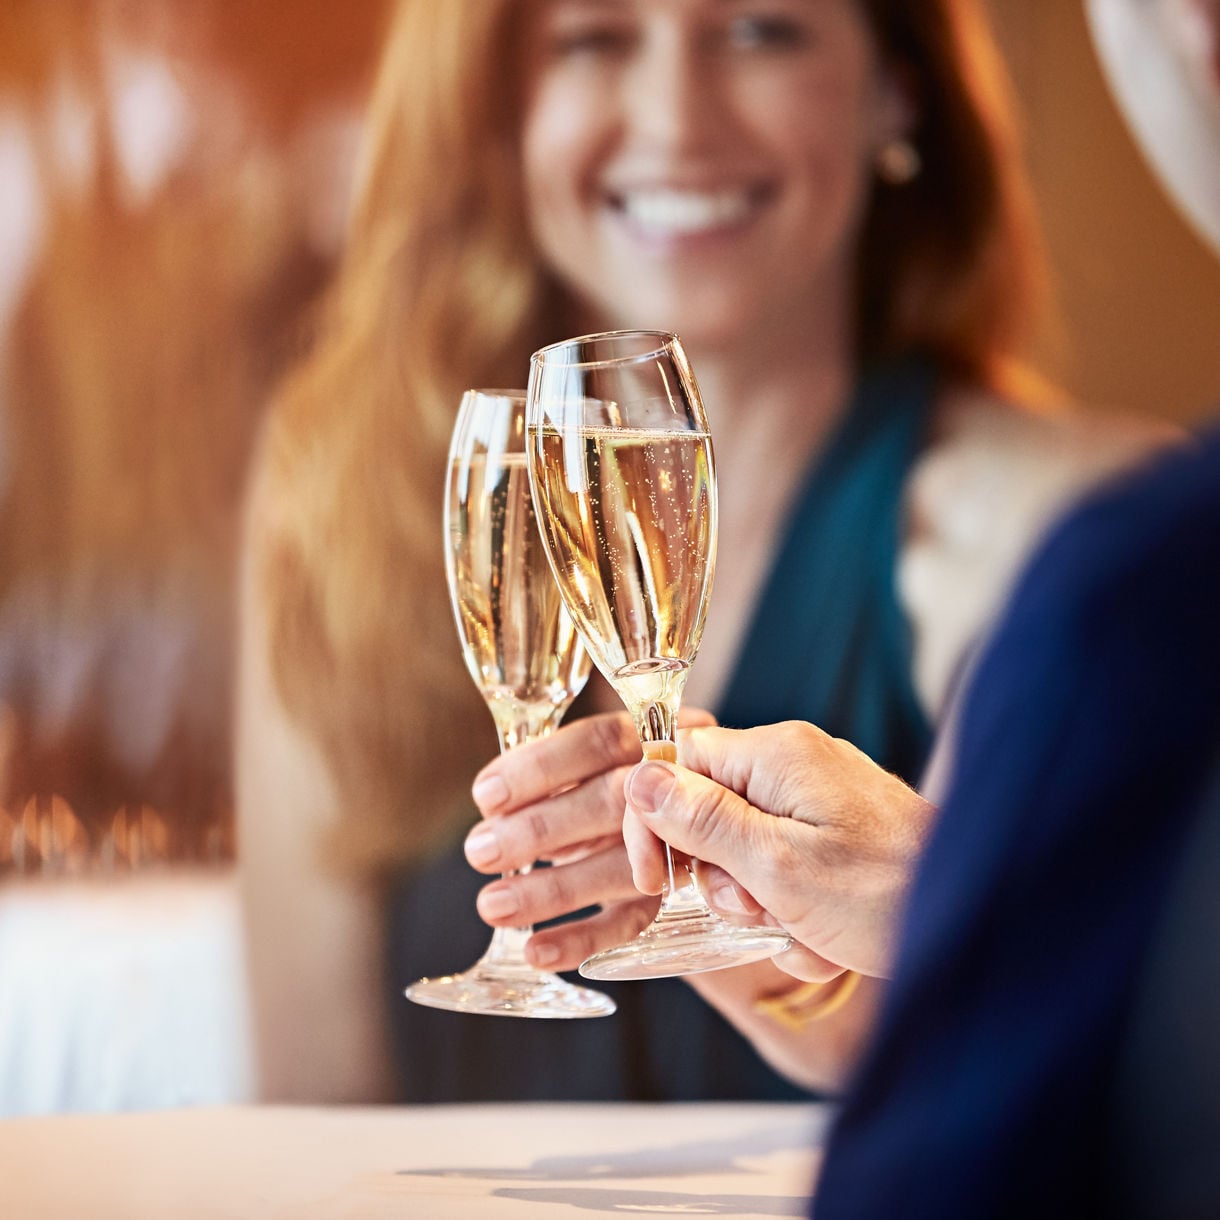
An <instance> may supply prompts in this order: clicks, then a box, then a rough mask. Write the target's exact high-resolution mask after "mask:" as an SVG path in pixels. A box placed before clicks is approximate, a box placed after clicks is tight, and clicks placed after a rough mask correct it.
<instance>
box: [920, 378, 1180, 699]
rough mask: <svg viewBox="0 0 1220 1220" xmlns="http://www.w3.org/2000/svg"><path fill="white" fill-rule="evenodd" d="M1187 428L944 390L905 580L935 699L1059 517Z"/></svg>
mask: <svg viewBox="0 0 1220 1220" xmlns="http://www.w3.org/2000/svg"><path fill="white" fill-rule="evenodd" d="M1180 435H1181V434H1180V433H1178V432H1176V431H1175V430H1174V429H1172V428H1170V427H1168V426H1166V425H1164V424H1163V423H1160V422H1159V421H1155V420H1150V419H1143V418H1140V417H1136V416H1132V415H1123V414H1117V413H1109V412H1104V411H1100V410H1093V409H1089V408H1085V407H1081V406H1077V405H1074V404H1068V403H1065V402H1062V401H1059V400H1057V399H1052V398H1049V397H1047V396H1043V397H1042V398H1040V399H1034V400H1032V401H1021V400H1018V399H1017V398H1015V397H1004V396H1002V395H1000V394H996V393H993V392H989V391H987V390H983V389H980V388H977V387H969V386H952V387H949V388H947V389H946V390H945V391H943V392H942V393H941V395H940V397H939V399H938V402H937V405H936V410H935V413H934V417H933V421H932V428H931V433H930V435H929V438H928V442H927V444H926V446H925V448H924V451H923V452H922V454H921V455H920V457H919V459H918V460H917V462H916V464H915V466H914V468H913V469H912V472H911V476H910V479H909V481H908V486H907V493H906V508H907V527H906V538H905V543H904V548H903V554H902V558H901V560H900V565H899V584H900V590H901V595H902V600H903V604H904V607H905V608H906V610H907V612H908V614H909V616H910V618H911V622H912V626H913V628H914V632H915V640H916V655H915V668H916V677H917V683H918V685H919V689H920V691H921V693H922V694H923V696H924V698H925V701H926V702H927V705H928V706H929V707H931V708H933V709H935V708H938V707H940V706H941V705H942V703H943V701H944V698H945V696H946V692H947V691H948V690H949V689H950V684H951V682H952V680H953V678H954V675H955V674H956V673H957V672H958V669H959V666H960V663H961V659H962V657H963V655H964V653H965V651H966V650H967V649H969V648H970V646H971V645H972V643H973V642H974V641H975V640H976V639H977V638H978V637H979V635H980V633H981V632H982V631H984V630H985V628H986V627H987V625H988V623H989V622H990V621H991V619H992V618H993V616H994V615H995V613H996V612H997V610H998V609H999V607H1000V605H1001V604H1002V602H1003V600H1004V597H1005V595H1006V593H1007V592H1008V590H1009V589H1010V587H1011V584H1012V581H1013V578H1014V576H1015V575H1016V573H1017V572H1018V571H1019V570H1020V568H1021V566H1022V564H1023V563H1024V562H1025V560H1026V558H1027V557H1028V556H1029V554H1030V552H1031V551H1032V550H1033V548H1034V546H1035V545H1036V543H1037V542H1038V541H1039V540H1040V539H1041V538H1042V537H1043V536H1044V534H1045V533H1046V531H1047V528H1048V527H1049V526H1050V525H1051V523H1052V522H1054V521H1055V520H1057V519H1058V518H1059V517H1060V516H1061V515H1063V514H1064V513H1065V512H1066V511H1067V510H1068V509H1069V507H1071V506H1073V505H1074V504H1075V503H1076V502H1077V501H1078V500H1079V499H1080V498H1081V497H1083V496H1084V495H1085V494H1086V493H1087V492H1089V491H1090V490H1091V489H1093V488H1095V487H1096V486H1097V485H1098V484H1099V483H1101V482H1104V481H1105V480H1106V479H1108V478H1111V477H1114V476H1116V475H1118V474H1119V473H1120V472H1121V471H1124V470H1129V469H1131V468H1133V467H1135V466H1138V465H1140V464H1141V463H1142V462H1144V461H1146V460H1148V459H1149V458H1150V457H1151V455H1153V454H1154V453H1156V452H1158V451H1159V450H1162V449H1164V448H1166V447H1168V446H1172V445H1173V444H1174V443H1175V439H1177V438H1179V437H1180Z"/></svg>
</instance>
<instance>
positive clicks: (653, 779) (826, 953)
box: [620, 721, 935, 980]
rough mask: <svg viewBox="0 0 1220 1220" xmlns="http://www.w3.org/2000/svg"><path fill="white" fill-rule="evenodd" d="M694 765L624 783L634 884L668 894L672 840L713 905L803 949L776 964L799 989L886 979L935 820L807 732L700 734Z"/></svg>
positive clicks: (646, 766) (915, 801)
mask: <svg viewBox="0 0 1220 1220" xmlns="http://www.w3.org/2000/svg"><path fill="white" fill-rule="evenodd" d="M681 759H682V763H683V766H681V767H676V766H672V765H671V764H668V763H660V762H644V763H640V764H638V765H637V766H636V767H635V768H633V769H632V770H630V772H628V773H627V775H626V776H624V777H621V781H620V782H623V783H624V795H625V797H626V802H627V813H626V816H625V818H624V821H623V835H624V838H625V840H626V843H627V848H628V852H629V854H630V857H631V863H632V868H633V874H634V878H635V882H636V885H637V886H638V887H639V889H640V890H642V891H644V892H646V893H659V892H660V889H661V883H662V881H663V879H664V863H663V856H662V849H661V840H662V839H663V840H664V841H665V842H667V843H669V844H670V846H672V847H674V848H676V849H677V850H678V851H682V852H685V853H687V854H688V855H691V856H694V857H695V858H696V859H698V860H699V861H700V862H701V878H702V883H703V887H704V889H705V892H706V893H707V895H708V898H709V901H711V902H712V905H713V906H715V907H716V908H717V909H718V910H720V911H721V912H722V913H725V914H731V913H734V912H735V913H736V914H737V915H738V916H744V917H751V918H754V919H757V918H759V917H760V916H763V915H765V916H767V917H770V918H771V919H774V920H775V922H777V923H778V924H780V926H782V927H783V928H785V929H786V930H787V931H788V932H790V933H791V934H792V936H793V938H794V939H795V940H796V941H797V942H798V944H797V947H795V948H793V949H791V950H789V951H788V952H787V953H785V954H782V955H780V956H779V957H777V958H775V959H774V961H775V963H776V965H778V966H780V967H782V968H783V969H785V970H787V971H788V972H789V973H791V974H795V975H796V976H797V977H800V978H807V979H813V980H819V979H828V978H832V977H833V976H834V975H835V974H837V973H839V972H841V971H842V970H843V969H844V968H847V969H852V970H856V971H858V972H860V973H861V974H870V975H876V976H881V977H884V976H886V975H887V974H888V972H889V969H890V964H891V961H892V957H893V951H894V946H895V936H896V931H897V925H898V920H899V917H900V912H901V907H902V903H903V900H904V897H905V894H906V889H907V885H908V883H909V880H910V876H911V873H912V870H913V868H914V865H915V861H916V859H917V858H918V855H919V852H920V850H921V848H922V846H923V842H924V839H925V837H926V834H927V831H928V829H929V826H930V824H931V820H932V817H933V815H934V813H935V810H934V809H933V807H932V806H931V805H930V804H929V803H928V802H927V801H925V800H924V799H923V798H922V797H921V796H919V794H918V793H916V792H915V791H914V790H913V789H911V788H910V787H908V786H907V785H906V784H905V783H903V782H902V780H900V779H898V778H897V777H896V776H894V775H891V774H889V773H888V772H887V771H884V770H882V769H881V768H880V767H878V766H877V765H876V764H875V763H874V762H873V761H872V760H871V759H870V758H868V757H867V755H865V754H862V753H861V752H860V751H859V750H857V749H856V748H855V747H854V746H852V745H851V744H849V743H848V742H845V741H841V740H839V739H837V738H834V737H830V736H828V735H827V734H825V733H823V732H822V731H821V730H820V729H817V728H814V726H813V725H810V724H804V723H801V722H798V721H790V722H788V723H785V724H778V725H768V726H765V727H763V728H757V729H746V730H733V729H721V728H715V727H708V728H697V729H694V730H693V731H691V732H689V733H686V734H684V735H683V738H682V744H681Z"/></svg>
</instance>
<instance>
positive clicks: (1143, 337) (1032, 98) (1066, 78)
mask: <svg viewBox="0 0 1220 1220" xmlns="http://www.w3.org/2000/svg"><path fill="white" fill-rule="evenodd" d="M988 5H989V7H990V9H991V12H992V15H993V17H994V19H995V22H996V26H997V31H998V33H999V35H1000V39H1001V43H1002V46H1003V48H1004V51H1005V53H1006V54H1007V57H1008V60H1009V64H1010V67H1011V70H1012V74H1013V77H1014V81H1015V84H1016V87H1017V91H1018V94H1019V97H1020V100H1021V104H1022V108H1023V111H1024V115H1025V120H1026V140H1027V153H1028V157H1029V163H1030V169H1031V171H1032V174H1033V177H1034V185H1035V190H1036V192H1037V195H1038V202H1039V209H1040V214H1041V218H1042V222H1043V226H1044V228H1045V231H1046V236H1047V243H1048V247H1049V252H1050V256H1051V260H1052V264H1053V270H1054V274H1055V285H1056V293H1057V299H1058V306H1059V310H1058V313H1059V317H1058V322H1057V325H1056V326H1055V327H1054V328H1052V329H1051V330H1049V331H1048V333H1047V334H1046V335H1045V337H1044V339H1043V342H1042V344H1041V347H1040V350H1039V352H1038V353H1037V356H1038V359H1039V362H1040V363H1041V365H1042V367H1043V368H1045V369H1046V370H1047V371H1048V372H1049V373H1050V374H1051V375H1052V376H1054V377H1055V378H1056V379H1058V380H1059V381H1060V382H1061V383H1062V384H1063V385H1065V386H1066V387H1067V388H1068V389H1069V390H1070V391H1072V392H1073V393H1074V394H1076V395H1077V396H1078V397H1080V398H1082V399H1084V400H1085V401H1087V402H1091V403H1095V404H1097V405H1099V406H1102V407H1126V408H1131V409H1135V410H1143V411H1151V412H1155V413H1156V414H1159V415H1163V416H1166V417H1169V418H1173V419H1179V420H1183V421H1194V420H1198V419H1201V418H1202V417H1205V416H1207V415H1220V260H1217V259H1216V258H1215V257H1214V255H1213V254H1212V252H1211V251H1210V250H1209V249H1208V248H1207V247H1206V246H1204V244H1203V243H1202V241H1201V240H1200V239H1199V238H1198V237H1196V236H1195V234H1194V233H1193V232H1192V230H1191V229H1189V228H1188V226H1187V225H1186V223H1185V221H1183V219H1182V218H1181V216H1180V215H1179V213H1178V212H1177V210H1176V209H1175V207H1174V205H1173V203H1172V202H1171V201H1170V200H1169V198H1168V197H1167V196H1166V195H1165V193H1164V192H1163V191H1162V190H1161V187H1160V185H1159V184H1158V182H1157V181H1156V179H1155V178H1154V177H1153V175H1152V173H1151V171H1150V170H1149V169H1148V167H1147V165H1146V164H1145V162H1144V160H1143V158H1142V156H1141V154H1140V152H1139V150H1138V149H1137V148H1136V146H1135V144H1134V142H1133V141H1132V139H1131V137H1130V135H1129V134H1128V133H1127V129H1126V127H1125V126H1124V124H1123V120H1122V117H1121V115H1120V114H1119V112H1118V110H1117V108H1116V107H1115V104H1114V102H1113V100H1112V98H1111V96H1110V94H1109V91H1108V88H1107V85H1106V82H1105V79H1104V77H1103V76H1102V73H1101V69H1100V67H1099V66H1098V63H1097V60H1096V57H1095V56H1094V54H1093V50H1092V45H1091V43H1090V39H1089V33H1088V27H1087V25H1086V21H1085V15H1084V9H1083V5H1082V3H1081V0H988Z"/></svg>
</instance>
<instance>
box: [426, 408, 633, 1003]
mask: <svg viewBox="0 0 1220 1220" xmlns="http://www.w3.org/2000/svg"><path fill="white" fill-rule="evenodd" d="M445 570H446V573H447V575H448V578H449V593H450V597H451V598H452V601H453V610H454V614H455V615H456V617H457V625H458V634H459V636H460V637H461V641H462V651H463V653H464V654H465V658H466V667H467V669H469V671H470V674H471V677H473V678H474V681H475V684H476V685H477V686H478V688H479V691H480V692H481V693H482V695H483V698H484V699H485V700H486V702H487V706H488V708H489V709H490V711H491V715H492V719H493V720H494V721H495V725H496V734H497V736H498V737H499V739H500V749H501V751H504V750H511V749H513V748H514V747H515V746H517V745H520V744H521V743H522V742H525V741H531V740H533V739H534V738H537V737H546V736H547V735H548V734H550V733H552V732H554V730H555V729H556V728H558V727H559V722H560V721H561V720H562V719H563V715H564V713H565V712H566V711H567V710H568V707H569V706H570V705H571V703H572V700H573V699H575V698H576V696H577V695H578V694H579V693H580V691H581V689H582V688H583V686H584V684H585V681H586V680H587V678H588V676H589V669H590V665H589V658H588V654H587V653H586V652H585V650H584V649H583V648H582V647H581V645H580V640H579V639H578V637H577V635H576V633H575V631H574V630H573V627H572V622H571V619H570V618H569V617H568V614H567V612H566V611H565V610H564V608H563V602H562V600H561V599H560V596H559V590H558V589H557V588H556V586H555V582H554V580H553V578H552V576H551V573H550V570H549V568H548V565H547V560H546V557H545V552H544V551H543V549H542V538H541V535H540V533H539V531H538V523H537V518H536V517H535V514H534V505H533V500H532V499H531V497H530V489H529V479H528V475H527V471H526V465H525V395H524V394H523V393H522V391H520V390H469V391H467V392H466V394H465V395H464V396H463V398H462V406H461V410H460V411H459V412H458V418H457V424H456V426H455V428H454V432H453V441H452V444H451V446H450V450H449V473H448V481H447V487H446V496H445ZM531 933H532V929H531V928H528V927H526V928H497V929H496V930H495V932H494V933H493V934H492V938H491V944H490V945H489V946H488V948H487V952H486V953H484V955H483V956H482V957H481V958H480V959H479V961H478V962H476V963H475V964H474V965H473V966H472V967H471V968H470V969H469V970H466V971H464V972H463V973H461V974H448V975H444V976H442V977H440V978H424V979H420V980H419V981H418V982H415V983H412V984H411V986H410V987H408V988H407V989H406V995H407V998H408V999H411V1000H414V1001H415V1002H416V1003H418V1004H427V1005H430V1006H431V1007H433V1008H447V1009H451V1010H453V1011H457V1012H478V1013H487V1014H491V1015H495V1016H513V1017H602V1016H609V1015H610V1014H611V1013H612V1012H614V1009H615V1005H614V1001H613V1000H611V999H610V997H609V996H606V995H602V994H601V993H600V992H597V991H591V990H589V989H588V988H586V987H575V986H573V985H572V984H571V983H568V982H566V981H565V980H563V979H561V978H560V977H559V976H558V975H555V974H550V973H548V972H546V971H543V970H538V969H536V968H535V967H534V966H531V965H530V964H529V963H528V962H527V961H526V960H525V952H524V950H525V942H526V941H527V940H529V938H530V935H531Z"/></svg>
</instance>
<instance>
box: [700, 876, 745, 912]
mask: <svg viewBox="0 0 1220 1220" xmlns="http://www.w3.org/2000/svg"><path fill="white" fill-rule="evenodd" d="M709 898H710V900H711V904H712V906H714V907H715V908H716V910H718V911H731V912H733V913H734V914H735V915H744V914H746V904H745V903H744V902H742V901H741V895H740V894H739V893H738V892H737V887H736V886H735V885H734V884H733V883H732V882H731V881H720V882H718V883H717V884H716V885H713V886H712V892H711V894H710V895H709Z"/></svg>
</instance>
